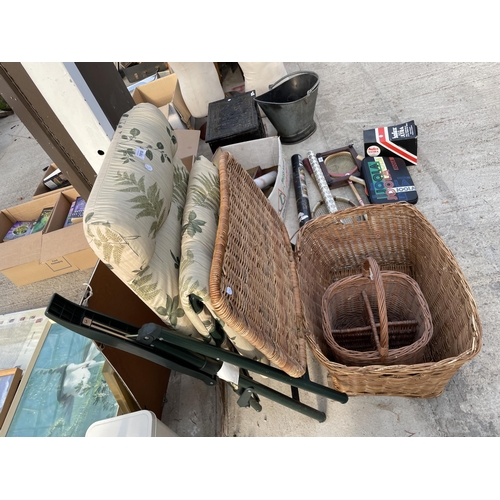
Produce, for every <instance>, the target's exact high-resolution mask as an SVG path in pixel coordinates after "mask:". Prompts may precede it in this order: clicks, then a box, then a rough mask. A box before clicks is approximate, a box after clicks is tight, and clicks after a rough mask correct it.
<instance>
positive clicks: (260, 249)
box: [210, 152, 307, 377]
mask: <svg viewBox="0 0 500 500" xmlns="http://www.w3.org/2000/svg"><path fill="white" fill-rule="evenodd" d="M219 173H220V188H221V189H220V198H221V201H220V213H219V225H218V229H217V236H216V241H215V250H214V256H213V260H212V268H211V271H210V298H211V300H212V305H213V308H214V310H215V312H216V313H217V315H218V316H219V318H220V319H222V320H223V321H224V322H226V323H227V324H228V325H230V326H231V328H233V330H235V331H237V332H238V333H239V334H240V335H241V336H242V337H244V338H245V339H246V340H248V342H250V343H251V344H252V345H253V346H254V347H256V348H257V349H258V350H259V351H261V352H262V353H263V354H264V355H265V356H266V357H267V358H268V359H269V361H271V362H272V363H274V364H275V365H276V366H277V367H278V368H280V369H282V370H283V371H285V372H286V373H287V374H288V375H290V376H292V377H300V376H302V375H303V374H304V373H305V371H306V365H307V362H306V342H305V338H304V327H303V319H302V313H301V310H300V297H299V291H298V286H297V272H296V269H295V261H294V256H293V251H292V247H291V245H290V240H289V236H288V233H287V231H286V229H285V226H284V224H283V222H282V221H281V219H280V218H279V216H278V214H277V213H276V211H275V210H274V209H273V207H272V206H271V204H270V203H269V200H268V199H267V198H266V197H265V196H264V194H263V193H262V191H261V190H260V189H259V188H258V187H257V186H256V185H255V183H254V182H253V180H252V178H251V177H250V176H249V175H248V173H247V172H246V171H245V170H244V169H243V167H242V166H241V165H240V164H239V163H238V162H237V160H236V159H235V158H234V157H233V156H232V155H231V154H230V153H228V152H226V153H224V154H223V155H222V157H221V158H220V160H219Z"/></svg>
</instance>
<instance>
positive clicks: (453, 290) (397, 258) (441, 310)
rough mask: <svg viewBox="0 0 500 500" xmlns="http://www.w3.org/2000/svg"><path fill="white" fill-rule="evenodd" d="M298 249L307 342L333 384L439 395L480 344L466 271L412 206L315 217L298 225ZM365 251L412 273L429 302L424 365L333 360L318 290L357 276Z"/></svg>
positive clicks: (360, 390)
mask: <svg viewBox="0 0 500 500" xmlns="http://www.w3.org/2000/svg"><path fill="white" fill-rule="evenodd" d="M295 252H296V257H297V261H298V262H297V270H298V273H299V287H300V290H301V299H302V303H303V307H304V309H303V310H304V316H305V320H306V322H307V325H308V331H307V333H306V340H307V341H308V344H309V347H310V348H311V351H312V353H313V355H314V356H315V358H316V359H317V360H318V361H319V362H320V363H321V365H323V366H324V367H325V368H326V369H327V370H328V373H329V375H330V377H331V379H332V382H333V385H334V387H335V389H337V390H339V391H343V392H345V393H347V394H349V395H351V396H354V395H385V396H404V397H419V398H432V397H436V396H439V395H440V394H441V393H442V392H443V390H444V389H445V387H446V385H447V384H448V382H449V381H450V379H451V377H452V376H453V375H454V374H455V373H456V372H457V370H458V369H459V368H460V367H461V366H463V365H464V364H465V363H466V362H468V361H470V360H471V359H472V358H474V357H475V356H476V355H477V354H478V353H479V351H480V350H481V345H482V327H481V322H480V319H479V314H478V310H477V306H476V303H475V301H474V298H473V296H472V292H471V289H470V287H469V285H468V283H467V281H466V279H465V276H464V274H463V273H462V271H461V269H460V267H459V265H458V262H457V260H456V259H455V257H454V256H453V254H452V253H451V251H450V250H449V249H448V248H447V247H446V245H445V244H444V242H443V240H442V239H441V237H440V236H439V235H438V233H437V231H436V230H435V228H434V227H433V226H432V225H431V223H430V222H429V221H428V220H427V219H426V218H425V216H424V215H423V214H422V213H421V212H420V211H419V210H418V209H417V208H416V207H415V206H414V205H411V204H409V203H388V204H381V205H369V206H365V207H356V208H352V209H347V210H343V211H341V212H336V213H333V214H329V215H325V216H323V217H319V218H317V219H313V220H312V221H310V222H308V223H307V224H306V225H304V226H303V227H302V228H301V231H300V232H299V235H298V238H297V244H296V248H295ZM368 256H371V257H373V258H374V259H375V260H376V261H377V263H378V265H379V267H380V269H381V270H387V271H390V270H392V271H398V272H403V273H405V274H407V275H409V276H411V277H412V278H413V279H414V280H415V281H416V282H417V283H418V285H419V287H420V289H421V291H422V293H423V295H424V297H425V299H426V301H427V304H428V306H429V311H430V314H431V317H432V324H433V335H432V338H431V340H430V342H429V343H428V344H427V347H426V348H425V350H424V356H423V359H422V362H421V363H416V364H411V365H390V366H384V365H369V366H361V367H358V366H348V365H345V364H343V363H339V362H336V361H332V359H333V353H332V350H331V348H330V346H329V345H328V343H327V342H326V340H325V337H324V334H323V324H322V312H321V311H322V298H323V295H324V293H325V291H326V290H327V288H328V287H329V286H330V285H331V284H332V283H334V282H335V281H337V280H339V279H342V278H346V277H348V276H352V275H358V274H360V272H361V269H362V266H363V263H364V261H365V260H366V258H367V257H368Z"/></svg>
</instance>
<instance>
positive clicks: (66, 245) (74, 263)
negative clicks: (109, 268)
mask: <svg viewBox="0 0 500 500" xmlns="http://www.w3.org/2000/svg"><path fill="white" fill-rule="evenodd" d="M78 196H79V194H78V192H77V191H76V189H69V190H66V191H63V192H61V193H60V195H59V199H58V201H57V204H56V206H55V208H54V213H53V214H52V218H51V220H50V221H49V224H48V228H47V231H46V232H45V234H44V235H43V238H42V246H41V251H40V263H42V264H44V265H46V266H47V267H48V268H49V269H51V271H52V272H54V273H58V272H61V271H64V270H65V271H66V272H67V273H68V272H72V271H77V270H83V269H89V268H91V267H94V266H95V265H96V263H97V256H96V254H95V253H94V251H93V250H92V249H91V248H90V246H89V244H88V242H87V238H86V236H85V233H84V229H83V228H84V226H83V223H78V224H74V225H71V226H68V227H63V226H64V222H65V220H66V216H67V215H68V211H69V209H70V207H71V203H73V201H75V200H76V198H77V197H78Z"/></svg>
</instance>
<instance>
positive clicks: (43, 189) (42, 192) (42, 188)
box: [33, 163, 72, 199]
mask: <svg viewBox="0 0 500 500" xmlns="http://www.w3.org/2000/svg"><path fill="white" fill-rule="evenodd" d="M56 170H57V165H56V164H55V163H51V164H50V165H49V166H48V167H47V169H46V170H44V172H43V175H42V178H41V179H40V182H39V183H38V187H37V188H36V190H35V192H34V193H33V199H35V198H40V197H41V196H46V195H48V194H54V193H60V192H61V191H63V190H65V189H69V188H71V187H72V186H65V187H61V188H58V189H52V190H51V189H49V188H48V187H47V186H46V185H45V184H44V182H43V180H44V179H45V178H46V177H47V176H48V175H50V174H52V173H53V172H55V171H56Z"/></svg>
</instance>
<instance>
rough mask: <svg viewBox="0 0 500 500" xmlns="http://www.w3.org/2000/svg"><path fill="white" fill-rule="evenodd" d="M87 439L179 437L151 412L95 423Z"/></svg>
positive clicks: (128, 414) (134, 413) (138, 412)
mask: <svg viewBox="0 0 500 500" xmlns="http://www.w3.org/2000/svg"><path fill="white" fill-rule="evenodd" d="M85 437H178V436H177V434H175V432H173V431H172V430H171V429H170V428H169V427H167V426H166V425H165V424H164V423H163V422H162V421H161V420H158V418H157V417H156V415H155V414H154V413H153V412H152V411H149V410H140V411H136V412H133V413H127V414H125V415H120V416H118V417H113V418H107V419H105V420H99V421H97V422H94V423H93V424H92V425H91V426H90V427H89V428H88V429H87V432H86V434H85Z"/></svg>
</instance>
